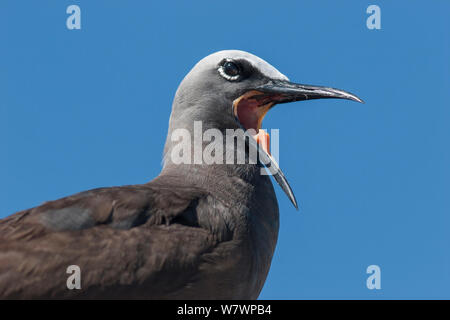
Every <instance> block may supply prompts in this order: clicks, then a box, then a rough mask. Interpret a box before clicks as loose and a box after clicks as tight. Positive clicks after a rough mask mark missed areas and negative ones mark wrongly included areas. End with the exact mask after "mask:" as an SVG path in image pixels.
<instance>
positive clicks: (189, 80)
mask: <svg viewBox="0 0 450 320" xmlns="http://www.w3.org/2000/svg"><path fill="white" fill-rule="evenodd" d="M321 98H337V99H347V100H353V101H357V102H362V100H361V99H359V98H358V97H357V96H355V95H353V94H351V93H349V92H346V91H343V90H339V89H334V88H329V87H323V86H312V85H304V84H297V83H293V82H290V81H289V79H288V78H287V77H286V76H285V75H283V74H282V73H281V72H279V71H278V70H277V69H276V68H274V67H273V66H272V65H270V64H269V63H267V62H266V61H264V60H263V59H261V58H259V57H257V56H255V55H253V54H250V53H248V52H245V51H239V50H224V51H219V52H216V53H213V54H211V55H209V56H207V57H205V58H203V59H202V60H200V61H199V62H198V63H197V64H196V65H195V66H194V67H193V68H192V70H191V71H190V72H189V73H188V74H187V75H186V77H185V78H184V79H183V81H182V82H181V84H180V86H179V88H178V90H177V93H176V95H175V99H174V103H173V108H172V114H171V119H170V123H169V135H170V133H171V132H172V131H173V130H174V129H176V128H185V129H187V130H192V124H193V122H194V121H201V122H202V129H203V130H207V129H211V128H216V129H219V130H221V131H224V130H225V129H238V128H242V129H244V130H249V129H253V130H254V131H255V132H256V133H258V132H259V130H260V129H261V125H262V121H263V119H264V117H265V115H266V114H267V112H268V111H269V110H270V109H271V108H272V107H273V106H275V105H277V104H282V103H287V102H294V101H301V100H311V99H321ZM168 139H170V138H169V137H168ZM168 142H169V141H168ZM167 148H168V144H166V152H167ZM267 151H268V150H265V151H264V150H262V152H263V156H264V154H265V156H267V157H268V161H269V162H274V159H273V158H272V157H271V156H270V154H267V153H268V152H267ZM274 166H276V169H277V170H276V171H277V172H276V173H275V174H274V177H275V179H276V180H277V182H278V183H279V184H280V186H281V187H282V188H283V190H284V191H285V192H286V194H287V195H288V196H289V198H290V199H291V201H292V202H293V204H294V206H296V207H297V203H296V200H295V197H294V195H293V193H292V191H291V189H290V187H289V184H288V183H287V181H286V179H285V178H284V175H283V173H282V172H281V170H279V168H278V165H277V164H276V162H275V163H274ZM278 172H279V173H278Z"/></svg>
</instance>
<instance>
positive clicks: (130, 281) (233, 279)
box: [0, 168, 276, 299]
mask: <svg viewBox="0 0 450 320" xmlns="http://www.w3.org/2000/svg"><path fill="white" fill-rule="evenodd" d="M211 169H212V168H211ZM212 171H215V172H216V175H220V171H218V170H217V168H216V170H212ZM196 173H198V172H196ZM221 178H222V179H221V180H222V182H225V181H227V180H228V182H229V183H232V182H233V183H235V182H240V183H239V184H240V185H241V187H238V188H231V189H230V188H226V187H225V184H223V183H221V184H220V185H217V184H216V187H214V188H212V189H210V190H205V188H204V187H200V185H202V184H203V185H206V184H207V183H206V182H207V181H204V180H202V181H198V180H197V179H195V177H193V176H192V177H190V178H189V174H187V176H186V177H181V178H180V176H179V175H177V174H165V173H164V172H163V174H162V175H160V176H159V177H158V178H156V179H155V180H153V181H152V182H150V183H148V184H144V185H132V186H123V187H113V188H100V189H94V190H91V191H86V192H82V193H78V194H76V195H73V196H70V197H67V198H63V199H60V200H56V201H50V202H46V203H44V204H43V205H41V206H39V207H36V208H33V209H29V210H25V211H21V212H18V213H16V214H14V215H12V216H10V217H8V218H5V219H3V220H0V298H10V299H16V298H32V299H33V298H43V299H47V298H80V299H90V298H102V299H105V298H106V299H179V298H183V299H202V298H203V299H218V298H222V299H232V298H256V297H257V295H258V294H259V291H260V290H261V288H262V285H263V283H264V279H260V278H259V277H257V274H258V273H257V270H258V268H261V266H259V265H258V264H255V263H254V262H255V258H257V259H261V260H266V259H270V258H271V256H267V255H264V254H262V255H261V254H259V250H258V249H257V248H253V246H254V245H256V244H257V242H255V241H256V240H258V241H261V240H264V237H260V236H257V237H255V236H256V235H254V234H252V233H249V232H248V229H249V228H250V229H252V227H251V226H250V224H254V223H263V224H264V223H265V222H266V219H262V220H261V221H260V222H257V220H254V219H249V220H248V221H244V219H242V221H240V225H237V223H236V225H233V221H235V222H236V220H235V219H237V216H233V212H234V213H235V214H236V215H238V214H239V212H242V209H243V208H239V207H236V204H235V202H234V200H231V199H238V200H243V201H244V202H243V205H244V206H246V205H247V204H248V201H246V200H245V198H246V197H243V196H242V193H243V192H244V189H246V188H249V186H250V182H249V181H245V180H244V179H239V180H238V179H237V178H232V179H227V178H226V176H225V175H224V176H222V177H221ZM265 178H266V179H267V181H265V183H267V182H268V183H270V181H269V180H268V178H267V177H265ZM266 179H263V180H266ZM197 185H198V186H199V187H197ZM221 190H222V191H221ZM244 193H245V192H244ZM248 200H249V199H248ZM268 201H269V202H270V203H271V202H273V201H276V199H275V198H274V197H272V198H271V197H269V198H268ZM269 202H268V203H266V204H264V203H262V205H268V204H269ZM233 206H234V208H233ZM223 210H228V212H229V213H230V219H229V220H228V221H227V219H226V218H224V219H223V218H222V217H220V216H219V215H220V211H223ZM247 210H248V209H246V210H245V212H248V211H247ZM257 216H258V215H256V216H255V217H257ZM241 217H242V216H241ZM227 225H228V226H227ZM266 227H270V228H272V227H273V226H269V225H267V226H266ZM269 235H270V236H269V237H268V238H266V239H267V240H270V241H273V237H275V240H276V234H269ZM266 236H267V235H266ZM267 244H268V245H269V246H270V251H272V252H273V249H274V246H273V247H272V245H270V242H268V243H267ZM69 265H78V266H79V267H80V269H81V279H82V281H81V287H82V288H81V290H76V289H74V290H69V289H67V286H66V280H67V278H68V276H69V274H67V273H66V268H67V267H68V266H69ZM267 271H268V268H266V270H264V278H265V275H266V274H267Z"/></svg>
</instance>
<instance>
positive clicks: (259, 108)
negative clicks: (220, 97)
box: [233, 90, 274, 154]
mask: <svg viewBox="0 0 450 320" xmlns="http://www.w3.org/2000/svg"><path fill="white" fill-rule="evenodd" d="M256 95H259V96H260V95H263V93H262V92H260V91H256V90H252V91H248V92H246V93H245V94H243V95H242V96H240V97H239V98H237V99H236V100H234V101H233V112H234V116H235V117H236V118H237V119H238V120H239V122H240V123H241V125H242V126H243V127H244V129H245V130H249V129H253V130H255V132H256V134H255V135H253V138H254V139H255V140H256V142H257V143H258V144H259V145H260V146H261V147H262V148H263V149H264V151H266V152H267V153H268V154H270V136H269V134H268V133H267V132H266V131H264V130H263V129H261V125H262V121H263V119H264V117H265V115H266V113H267V111H269V109H270V108H271V107H272V106H273V105H274V103H273V102H268V103H266V104H262V103H261V101H260V100H257V99H255V98H254V97H255V96H256Z"/></svg>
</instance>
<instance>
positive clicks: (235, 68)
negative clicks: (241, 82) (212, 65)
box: [218, 59, 241, 81]
mask: <svg viewBox="0 0 450 320" xmlns="http://www.w3.org/2000/svg"><path fill="white" fill-rule="evenodd" d="M218 71H219V74H220V75H221V76H222V77H224V78H225V79H227V80H229V81H236V80H238V79H239V78H240V77H241V68H240V67H239V65H238V64H237V63H236V62H234V61H233V60H231V59H226V60H225V61H224V62H223V63H222V64H221V66H220V67H219V69H218Z"/></svg>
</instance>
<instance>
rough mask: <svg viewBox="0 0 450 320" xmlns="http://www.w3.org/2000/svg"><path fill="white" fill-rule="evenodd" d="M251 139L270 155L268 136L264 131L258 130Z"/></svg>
mask: <svg viewBox="0 0 450 320" xmlns="http://www.w3.org/2000/svg"><path fill="white" fill-rule="evenodd" d="M253 138H254V139H255V140H256V142H257V143H258V144H259V145H260V146H261V148H263V150H264V151H265V152H266V153H268V154H270V135H269V134H268V133H267V132H266V131H265V130H263V129H259V130H258V133H257V134H255V135H253Z"/></svg>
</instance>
